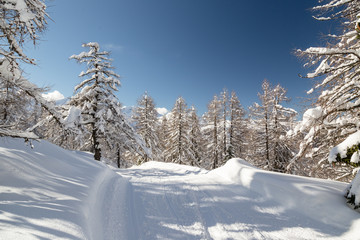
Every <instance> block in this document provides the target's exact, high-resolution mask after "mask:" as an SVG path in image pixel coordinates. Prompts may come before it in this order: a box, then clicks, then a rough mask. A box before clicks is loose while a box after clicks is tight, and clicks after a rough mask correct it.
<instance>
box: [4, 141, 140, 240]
mask: <svg viewBox="0 0 360 240" xmlns="http://www.w3.org/2000/svg"><path fill="white" fill-rule="evenodd" d="M33 147H34V148H31V147H30V146H29V145H27V144H25V143H24V140H22V139H12V138H0V182H1V185H0V213H1V214H0V236H1V237H0V238H1V239H116V237H115V236H117V237H120V238H119V239H130V238H131V237H133V236H135V235H134V234H135V233H132V232H131V228H129V226H128V225H127V224H128V221H129V220H131V217H129V215H130V214H129V211H131V209H128V207H127V206H129V203H128V202H127V199H125V196H126V195H127V193H129V192H131V185H130V184H129V183H128V181H127V180H125V179H124V178H121V177H120V176H119V175H117V174H116V173H114V172H113V171H112V170H110V169H109V168H108V167H107V166H105V165H104V164H102V163H99V162H96V161H94V160H93V156H92V155H91V154H87V153H83V152H73V151H67V150H64V149H62V148H60V147H57V146H56V145H53V144H50V143H48V142H46V141H40V142H37V141H34V142H33ZM110 213H112V214H110ZM114 225H116V227H115V226H114ZM129 229H130V230H129Z"/></svg>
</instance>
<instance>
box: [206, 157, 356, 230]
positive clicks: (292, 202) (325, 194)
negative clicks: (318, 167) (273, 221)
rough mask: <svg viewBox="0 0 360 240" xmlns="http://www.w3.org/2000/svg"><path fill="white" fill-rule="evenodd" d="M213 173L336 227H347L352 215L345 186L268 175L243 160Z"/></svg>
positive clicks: (334, 182)
mask: <svg viewBox="0 0 360 240" xmlns="http://www.w3.org/2000/svg"><path fill="white" fill-rule="evenodd" d="M210 174H216V175H218V176H220V177H223V178H227V179H229V180H230V181H232V182H235V183H237V184H240V185H242V186H244V187H246V188H248V189H250V190H252V191H255V192H257V193H258V194H260V195H262V196H263V198H264V199H265V200H273V201H276V202H278V203H280V204H281V205H282V206H283V207H284V209H286V210H294V211H297V212H300V213H301V214H303V215H305V216H306V217H309V218H313V219H316V220H318V221H321V222H323V223H324V224H328V225H332V226H334V227H337V226H340V225H342V224H344V223H343V221H344V219H347V216H348V214H353V213H351V211H352V210H351V209H350V208H348V207H347V206H346V204H345V202H346V199H345V198H344V189H346V184H345V183H341V182H336V181H330V180H323V179H313V178H307V177H300V176H294V175H288V174H282V173H275V172H268V171H265V170H261V169H257V168H255V167H253V166H251V165H250V164H249V163H247V162H246V161H245V160H242V159H230V160H229V161H228V162H227V163H226V164H225V165H224V166H222V167H220V168H218V169H215V170H213V171H211V172H210ZM357 224H359V225H360V222H358V223H357Z"/></svg>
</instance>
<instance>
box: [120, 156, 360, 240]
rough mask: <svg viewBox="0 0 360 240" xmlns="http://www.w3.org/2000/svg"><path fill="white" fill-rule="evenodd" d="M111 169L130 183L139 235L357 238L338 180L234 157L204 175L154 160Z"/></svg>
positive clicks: (355, 220)
mask: <svg viewBox="0 0 360 240" xmlns="http://www.w3.org/2000/svg"><path fill="white" fill-rule="evenodd" d="M118 172H119V174H121V175H122V176H127V177H130V178H131V179H130V181H131V182H132V184H133V189H134V196H133V199H134V201H135V203H134V204H135V206H136V207H135V212H134V215H135V216H134V219H136V225H137V226H138V236H137V237H138V239H360V215H359V213H357V212H355V211H353V210H351V209H350V208H348V207H347V206H346V205H345V198H344V197H343V189H344V188H345V187H346V184H343V183H340V182H333V181H326V180H317V179H311V178H303V177H297V176H291V175H285V174H277V173H271V172H266V171H262V170H259V169H256V168H254V167H252V166H250V165H249V164H248V163H246V162H245V161H243V160H240V159H232V160H230V161H229V162H228V163H227V164H226V165H225V166H223V167H221V168H219V169H216V170H214V171H210V172H207V171H205V170H201V169H198V168H194V167H189V166H181V165H177V164H171V163H159V162H149V163H146V164H143V165H142V166H139V167H133V168H130V169H125V170H118Z"/></svg>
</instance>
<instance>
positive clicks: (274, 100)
mask: <svg viewBox="0 0 360 240" xmlns="http://www.w3.org/2000/svg"><path fill="white" fill-rule="evenodd" d="M259 98H260V100H261V105H259V104H257V103H255V104H254V105H253V106H252V107H251V108H250V110H251V116H252V118H253V121H254V125H253V127H254V129H255V141H256V142H254V143H251V144H254V145H256V146H257V147H256V148H257V151H256V152H255V153H254V156H253V158H254V160H255V161H256V162H257V164H256V165H258V166H260V167H263V168H265V169H269V170H272V171H278V172H284V171H285V169H286V166H287V164H288V162H289V161H290V159H291V158H292V154H293V153H292V150H291V147H290V144H289V142H290V141H289V140H288V137H287V132H288V131H289V130H290V126H292V123H293V122H294V117H295V115H296V111H295V110H293V109H291V108H285V107H284V106H282V105H281V104H282V103H283V102H284V101H288V100H289V99H288V98H287V96H286V90H285V89H284V88H283V87H281V86H280V85H277V86H276V87H275V88H272V87H271V86H270V83H269V82H268V81H267V80H266V79H265V80H264V82H263V84H262V94H259ZM262 152H263V154H262ZM264 159H265V161H264Z"/></svg>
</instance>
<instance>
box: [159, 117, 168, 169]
mask: <svg viewBox="0 0 360 240" xmlns="http://www.w3.org/2000/svg"><path fill="white" fill-rule="evenodd" d="M167 116H168V115H164V116H162V117H161V119H160V127H159V128H158V130H157V135H158V137H159V147H160V151H161V154H160V156H159V157H160V159H161V160H162V161H164V162H165V161H166V160H167V158H166V152H167V151H166V149H167V148H168V147H169V143H168V141H167V139H168V137H169V124H168V120H167Z"/></svg>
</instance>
